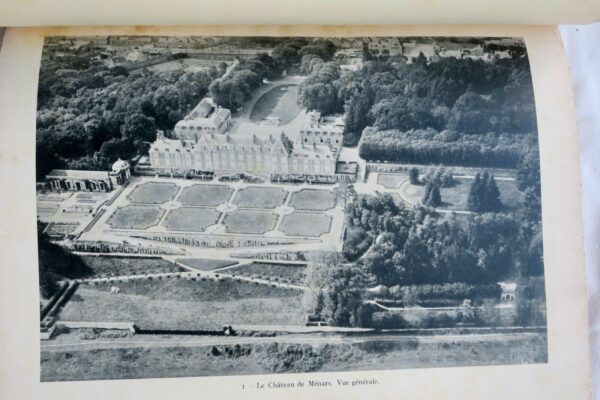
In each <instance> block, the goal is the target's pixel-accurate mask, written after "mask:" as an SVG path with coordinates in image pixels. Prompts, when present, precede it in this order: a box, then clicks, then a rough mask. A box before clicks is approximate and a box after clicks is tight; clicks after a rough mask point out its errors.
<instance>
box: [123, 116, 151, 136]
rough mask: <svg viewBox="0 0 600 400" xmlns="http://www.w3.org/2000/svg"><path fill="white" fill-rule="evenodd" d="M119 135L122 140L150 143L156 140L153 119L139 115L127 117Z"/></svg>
mask: <svg viewBox="0 0 600 400" xmlns="http://www.w3.org/2000/svg"><path fill="white" fill-rule="evenodd" d="M121 135H122V137H123V138H124V139H129V140H141V141H147V142H152V141H154V140H156V125H155V123H154V119H153V118H149V117H147V116H145V115H144V114H140V113H136V114H132V115H129V116H127V117H126V118H125V123H124V124H123V125H122V126H121Z"/></svg>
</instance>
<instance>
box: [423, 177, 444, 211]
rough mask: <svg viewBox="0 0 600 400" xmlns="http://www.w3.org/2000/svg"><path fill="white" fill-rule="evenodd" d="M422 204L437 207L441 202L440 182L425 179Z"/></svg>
mask: <svg viewBox="0 0 600 400" xmlns="http://www.w3.org/2000/svg"><path fill="white" fill-rule="evenodd" d="M422 202H423V204H425V205H426V206H429V207H434V208H435V207H439V206H440V205H441V204H442V197H441V194H440V183H439V182H438V181H437V180H430V181H427V183H426V185H425V195H424V196H423V200H422Z"/></svg>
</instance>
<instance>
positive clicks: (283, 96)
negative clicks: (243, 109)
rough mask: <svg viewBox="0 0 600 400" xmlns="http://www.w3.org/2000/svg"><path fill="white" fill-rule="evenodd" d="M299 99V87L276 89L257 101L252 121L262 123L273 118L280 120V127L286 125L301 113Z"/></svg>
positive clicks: (283, 86) (280, 87) (251, 115)
mask: <svg viewBox="0 0 600 400" xmlns="http://www.w3.org/2000/svg"><path fill="white" fill-rule="evenodd" d="M297 97H298V86H297V85H281V86H277V87H274V88H273V89H271V90H269V91H268V92H266V93H265V94H263V95H262V96H261V97H260V98H259V99H258V100H257V101H256V103H255V104H254V107H253V108H252V111H251V112H250V120H251V121H252V122H254V123H260V122H261V121H262V120H264V119H265V118H267V117H273V118H278V119H279V124H280V125H285V124H287V123H288V122H290V121H292V120H293V119H294V118H296V116H297V115H298V114H299V113H300V107H299V106H298V101H297V100H296V99H297Z"/></svg>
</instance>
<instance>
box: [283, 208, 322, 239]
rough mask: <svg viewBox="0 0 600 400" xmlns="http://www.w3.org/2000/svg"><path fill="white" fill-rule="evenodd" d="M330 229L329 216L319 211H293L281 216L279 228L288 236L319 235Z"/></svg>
mask: <svg viewBox="0 0 600 400" xmlns="http://www.w3.org/2000/svg"><path fill="white" fill-rule="evenodd" d="M329 229H331V217H330V216H328V215H325V214H320V213H308V212H293V213H291V214H288V215H286V216H284V217H283V221H282V222H281V225H280V226H279V230H280V231H281V232H283V233H285V234H286V235H290V236H312V237H317V236H321V235H322V234H324V233H327V232H329Z"/></svg>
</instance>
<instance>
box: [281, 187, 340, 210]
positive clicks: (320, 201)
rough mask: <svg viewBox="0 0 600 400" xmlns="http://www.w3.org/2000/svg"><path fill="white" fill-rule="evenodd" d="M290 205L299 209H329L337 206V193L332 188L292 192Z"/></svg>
mask: <svg viewBox="0 0 600 400" xmlns="http://www.w3.org/2000/svg"><path fill="white" fill-rule="evenodd" d="M290 205H291V206H292V207H294V208H295V209H297V210H310V211H323V210H329V209H331V208H333V207H334V206H335V194H334V193H333V192H332V191H330V190H319V189H302V190H300V191H298V192H295V193H292V198H291V199H290Z"/></svg>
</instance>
